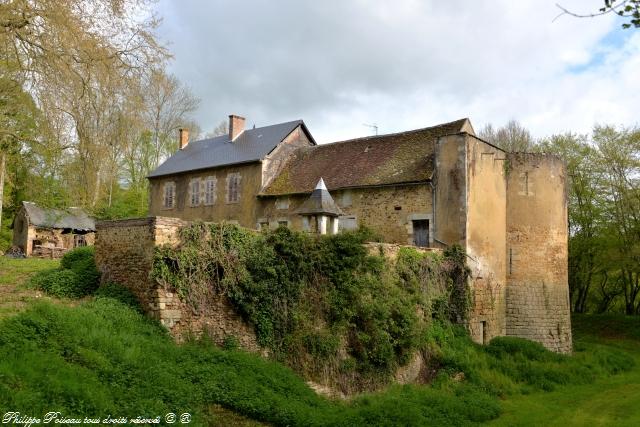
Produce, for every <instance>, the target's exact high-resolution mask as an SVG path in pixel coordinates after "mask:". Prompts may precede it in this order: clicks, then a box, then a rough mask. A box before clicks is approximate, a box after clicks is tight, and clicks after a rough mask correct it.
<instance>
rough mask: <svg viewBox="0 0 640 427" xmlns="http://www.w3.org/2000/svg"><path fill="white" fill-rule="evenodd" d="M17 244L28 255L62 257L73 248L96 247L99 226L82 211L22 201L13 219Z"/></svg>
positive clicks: (14, 242)
mask: <svg viewBox="0 0 640 427" xmlns="http://www.w3.org/2000/svg"><path fill="white" fill-rule="evenodd" d="M12 228H13V245H14V246H15V247H17V248H19V249H20V250H21V251H22V252H23V253H24V254H25V256H27V257H29V256H39V257H47V258H58V257H61V256H62V255H63V254H64V253H65V252H66V251H68V250H69V249H73V248H76V247H79V246H87V245H93V242H94V240H95V231H96V225H95V220H94V218H92V217H90V216H89V215H88V214H87V213H86V212H85V211H84V210H82V209H80V208H68V209H65V210H62V209H52V208H44V207H42V206H38V205H36V204H35V203H33V202H27V201H24V202H22V207H21V208H20V210H19V211H18V213H17V214H16V217H15V218H14V220H13V224H12Z"/></svg>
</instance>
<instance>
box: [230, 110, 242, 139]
mask: <svg viewBox="0 0 640 427" xmlns="http://www.w3.org/2000/svg"><path fill="white" fill-rule="evenodd" d="M243 131H244V117H240V116H236V115H235V114H231V115H229V139H230V140H231V141H233V140H234V139H236V138H237V137H238V135H240V134H241V133H242V132H243Z"/></svg>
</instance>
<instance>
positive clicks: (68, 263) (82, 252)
mask: <svg viewBox="0 0 640 427" xmlns="http://www.w3.org/2000/svg"><path fill="white" fill-rule="evenodd" d="M94 253H95V249H94V247H93V246H82V247H79V248H75V249H72V250H70V251H68V252H67V253H65V254H64V255H63V256H62V259H61V260H60V268H62V269H73V268H74V266H75V265H76V264H78V263H79V262H82V261H86V260H88V259H93V258H94Z"/></svg>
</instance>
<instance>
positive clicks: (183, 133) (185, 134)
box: [178, 128, 189, 150]
mask: <svg viewBox="0 0 640 427" xmlns="http://www.w3.org/2000/svg"><path fill="white" fill-rule="evenodd" d="M178 135H179V137H178V144H179V146H180V149H181V150H182V149H183V148H184V147H186V146H187V144H188V143H189V129H183V128H180V129H178Z"/></svg>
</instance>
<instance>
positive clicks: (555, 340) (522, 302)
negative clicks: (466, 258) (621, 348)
mask: <svg viewBox="0 0 640 427" xmlns="http://www.w3.org/2000/svg"><path fill="white" fill-rule="evenodd" d="M508 159H509V164H508V170H509V172H508V179H507V254H506V259H507V294H506V299H507V307H506V319H507V322H506V333H507V335H510V336H518V337H523V338H528V339H531V340H534V341H538V342H540V343H542V344H543V345H544V346H545V347H547V348H548V349H550V350H553V351H557V352H562V353H569V352H571V349H572V345H571V318H570V305H569V288H568V284H567V283H568V270H567V257H568V229H567V200H566V177H565V173H566V170H565V166H564V164H563V163H562V162H561V161H560V160H559V159H557V158H555V157H552V156H548V155H541V154H513V155H509V157H508Z"/></svg>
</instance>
